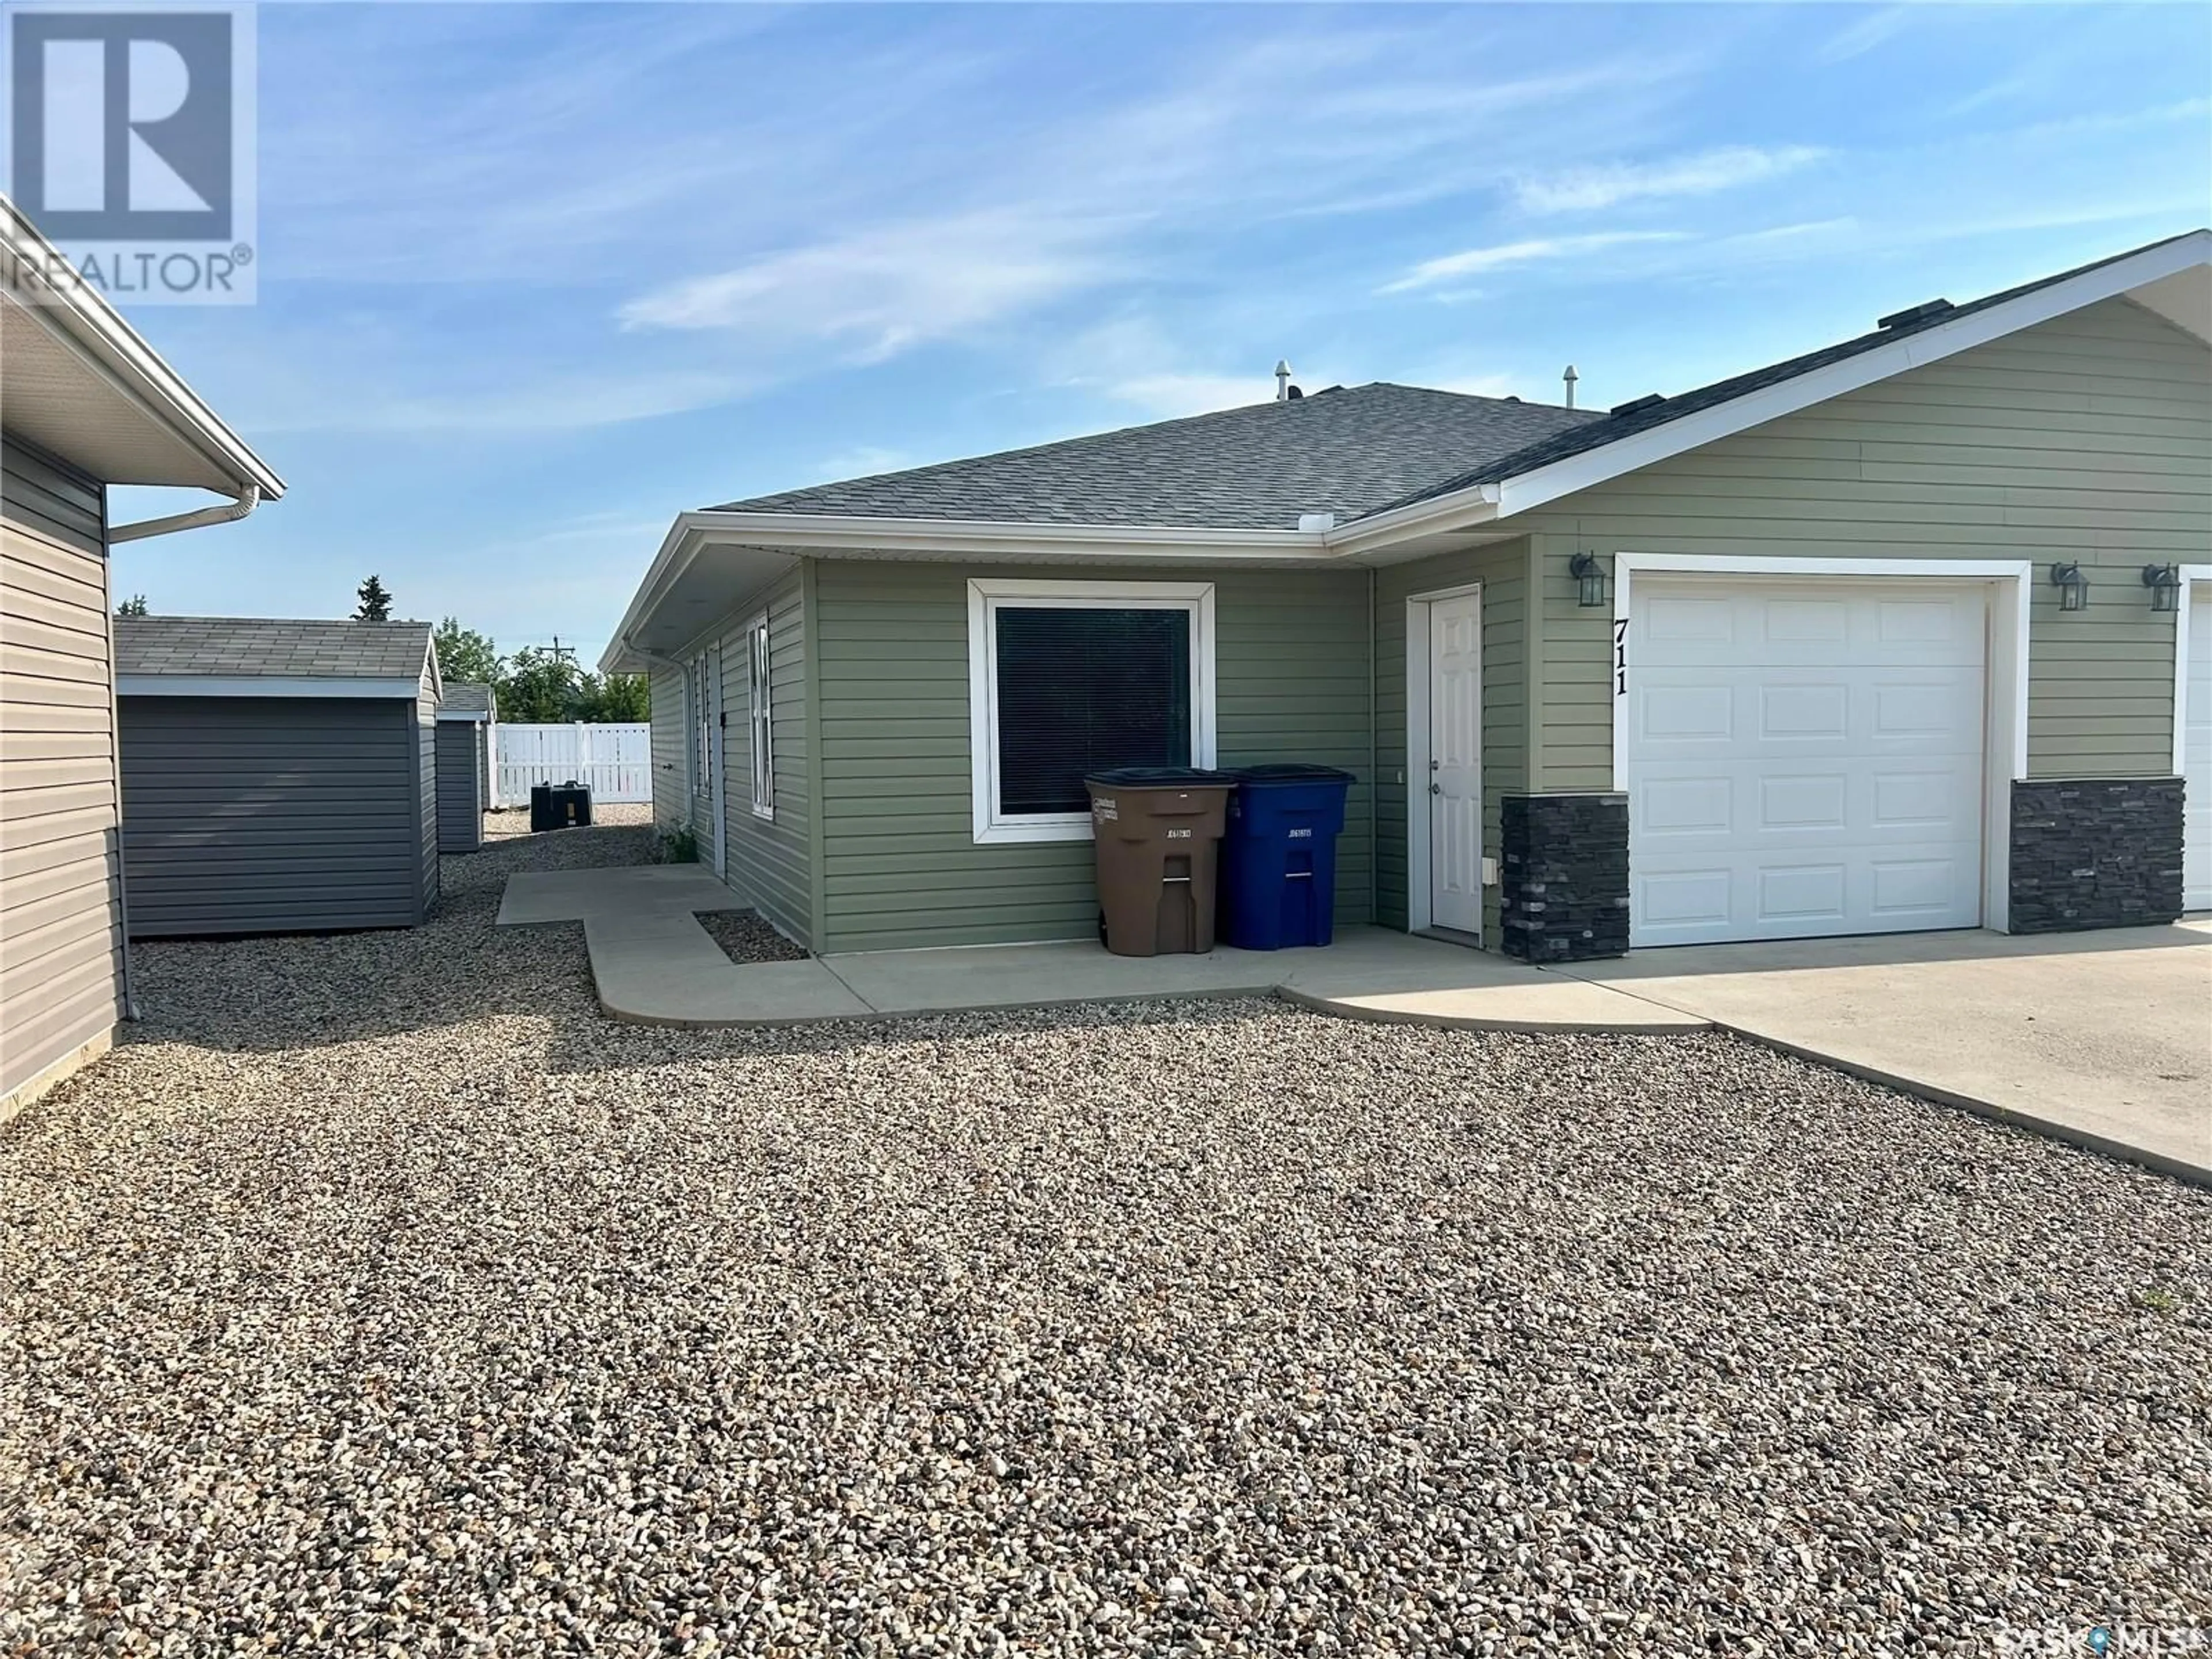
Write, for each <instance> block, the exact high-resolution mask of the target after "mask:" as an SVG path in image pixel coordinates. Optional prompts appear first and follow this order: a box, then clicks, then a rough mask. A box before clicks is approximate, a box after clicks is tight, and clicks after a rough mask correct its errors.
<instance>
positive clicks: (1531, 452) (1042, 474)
mask: <svg viewBox="0 0 2212 1659" xmlns="http://www.w3.org/2000/svg"><path fill="white" fill-rule="evenodd" d="M2185 234H2196V233H2185ZM2166 240H2167V241H2175V240H2181V239H2180V238H2179V237H2172V238H2167V239H2166ZM2160 246H2165V243H2164V242H2154V243H2150V244H2148V245H2147V246H2145V247H2141V248H2135V249H2131V250H2130V252H2126V253H2121V254H2115V255H2113V256H2112V258H2111V259H2099V260H2095V261H2093V262H2092V263H2090V264H2085V265H2081V266H2077V267H2075V269H2074V270H2065V271H2061V272H2059V273H2057V275H2056V276H2045V277H2042V278H2039V279H2038V280H2037V281H2035V282H2033V283H2022V284H2021V286H2019V287H2017V288H2013V289H2006V290H2005V291H2004V292H2002V293H2001V294H1992V295H1987V296H1985V297H1984V298H1982V299H1979V300H1974V301H1967V302H1966V303H1965V304H1961V305H1955V306H1954V305H1949V304H1948V303H1945V302H1942V301H1938V302H1936V304H1935V305H1934V306H1932V307H1924V306H1923V307H1913V308H1912V309H1911V310H1910V311H1907V312H1904V313H1899V315H1898V316H1897V317H1896V318H1895V319H1893V321H1892V325H1891V326H1889V327H1887V328H1879V327H1878V328H1876V329H1875V330H1874V331H1872V332H1870V333H1867V334H1863V335H1860V336H1858V337H1856V338H1853V339H1850V340H1844V341H1841V342H1838V343H1836V344H1834V345H1830V346H1824V347H1822V348H1821V349H1819V350H1817V351H1810V352H1807V353H1805V354H1804V355H1802V356H1797V357H1791V358H1789V359H1786V360H1785V361H1784V362H1778V363H1771V364H1768V365H1767V366H1766V367H1765V368H1756V369H1753V370H1751V371H1750V372H1749V373H1747V374H1737V375H1734V376H1731V377H1730V378H1729V379H1727V380H1716V381H1714V382H1713V383H1712V384H1711V385H1710V386H1700V387H1698V388H1697V389H1696V390H1694V391H1691V392H1681V393H1679V394H1677V395H1674V396H1672V397H1666V398H1650V399H1648V400H1647V399H1638V402H1637V404H1634V405H1624V406H1623V407H1624V409H1625V411H1626V412H1624V413H1621V414H1618V415H1614V414H1608V413H1607V412H1606V411H1604V410H1571V409H1562V408H1559V407H1558V406H1556V405H1553V404H1527V403H1522V402H1520V401H1518V400H1517V399H1514V398H1476V397H1469V396H1466V395H1463V394H1462V393H1459V392H1434V391H1430V390H1427V389H1425V388H1424V387H1420V386H1394V385H1391V384H1389V382H1387V381H1377V382H1376V383H1375V384H1373V385H1370V386H1352V387H1348V388H1347V387H1334V388H1332V389H1330V390H1329V391H1328V392H1316V393H1315V394H1314V395H1313V396H1311V397H1308V398H1301V399H1298V400H1297V401H1294V402H1286V403H1273V402H1270V403H1264V404H1250V405H1248V406H1246V407H1244V408H1242V409H1231V410H1222V411H1221V412H1219V413H1218V414H1212V415H1197V416H1190V417H1189V418H1188V419H1185V420H1179V421H1162V422H1157V423H1155V424H1153V425H1151V426H1135V427H1125V428H1121V430H1119V431H1115V432H1104V433H1099V434H1097V435H1094V436H1091V437H1083V438H1070V439H1067V440H1065V441H1061V442H1059V443H1050V444H1040V445H1037V446H1036V447H1033V448H1029V449H1013V450H1007V451H1005V452H1003V453H1000V454H996V455H981V456H977V457H975V458H974V459H969V460H959V461H947V462H945V463H942V464H941V465H934V466H922V467H915V468H913V469H911V470H910V471H904V472H888V473H882V474H878V475H877V476H875V477H866V478H854V479H849V480H846V481H844V482H842V483H825V484H816V485H812V486H811V487H809V488H807V489H787V490H785V491H783V492H781V494H778V495H759V496H755V497H753V498H751V499H750V500H747V501H727V502H725V503H723V504H722V505H721V507H719V508H716V509H714V510H715V511H720V512H735V513H746V512H752V513H822V514H826V515H829V516H833V517H836V516H843V517H850V518H913V519H945V520H982V521H987V522H991V521H996V522H1018V523H1021V522H1026V523H1043V524H1081V525H1131V526H1186V527H1206V528H1213V529H1253V530H1295V529H1296V528H1297V525H1298V520H1299V519H1300V518H1301V517H1302V516H1304V514H1306V513H1334V515H1335V518H1336V522H1337V523H1338V524H1339V525H1344V524H1348V523H1350V522H1352V521H1353V520H1357V519H1360V518H1363V517H1365V516H1368V515H1370V514H1372V513H1381V512H1384V511H1387V510H1388V509H1389V508H1391V507H1404V506H1408V505H1410V504H1412V503H1413V502H1416V501H1430V500H1433V499H1434V498H1436V497H1437V496H1439V495H1449V494H1451V493H1453V492H1454V491H1455V490H1460V489H1468V488H1470V487H1472V486H1474V485H1476V484H1481V483H1497V482H1498V481H1500V480H1503V479H1506V478H1510V477H1518V476H1520V475H1521V474H1523V473H1527V472H1531V471H1534V470H1535V469H1536V468H1538V467H1541V466H1546V465H1550V464H1551V463H1553V462H1554V461H1559V460H1565V459H1567V458H1568V457H1570V456H1574V455H1580V454H1583V453H1587V452H1589V451H1591V450H1595V449H1601V448H1603V447H1606V446H1607V445H1608V444H1612V443H1616V442H1618V441H1620V440H1622V439H1624V438H1632V437H1634V436H1636V435H1638V434H1639V433H1644V432H1648V431H1650V430H1651V429H1652V428H1655V427H1662V426H1665V425H1667V424H1668V422H1673V421H1677V420H1680V419H1681V418H1682V417H1683V416H1686V415H1692V414H1695V413H1697V412H1698V411H1699V410H1705V409H1711V408H1712V407H1714V406H1715V405H1717V404H1725V403H1729V402H1730V401H1732V400H1734V399H1735V398H1741V397H1744V396H1747V395H1748V394H1749V393H1752V392H1759V391H1761V390H1763V389H1765V387H1767V386H1775V385H1778V384H1779V383H1780V382H1783V381H1785V380H1794V379H1796V378H1797V377H1798V376H1799V375H1802V374H1811V373H1813V372H1814V371H1815V370H1817V369H1820V368H1826V367H1827V366H1828V365H1830V364H1832V363H1837V362H1843V361H1844V360H1845V359H1847V358H1850V357H1855V356H1859V355H1860V354H1861V353H1863V352H1868V351H1873V350H1875V349H1879V348H1881V347H1882V346H1885V345H1888V344H1890V343H1893V342H1895V341H1898V340H1902V339H1906V338H1909V337H1911V336H1912V335H1915V334H1918V333H1922V332H1924V331H1927V330H1929V329H1931V328H1938V327H1941V326H1942V325H1944V324H1945V323H1948V322H1953V321H1955V320H1957V319H1959V318H1961V317H1965V316H1969V315H1971V314H1972V313H1975V312H1978V311H1984V310H1987V309H1989V308H1990V307H1993V306H1998V305H2002V304H2004V303H2005V302H2006V301H2010V300H2015V299H2018V298H2020V297H2021V295H2027V294H2032V293H2033V292H2034V291H2035V290H2037V289H2043V288H2048V287H2050V286H2051V285H2052V284H2053V283H2063V282H2065V281H2067V280H2068V279H2069V278H2071V277H2075V276H2081V274H2082V273H2083V272H2085V271H2089V270H2096V269H2097V268H2098V267H2099V266H2100V265H2106V264H2112V262H2113V260H2114V259H2125V258H2134V257H2135V256H2136V254H2139V253H2143V252H2148V251H2149V250H2150V248H2154V247H2160Z"/></svg>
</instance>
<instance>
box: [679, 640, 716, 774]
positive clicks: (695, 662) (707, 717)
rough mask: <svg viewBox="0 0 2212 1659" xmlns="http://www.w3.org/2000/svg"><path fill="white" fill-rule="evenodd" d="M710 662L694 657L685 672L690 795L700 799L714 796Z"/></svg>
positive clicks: (712, 685)
mask: <svg viewBox="0 0 2212 1659" xmlns="http://www.w3.org/2000/svg"><path fill="white" fill-rule="evenodd" d="M710 664H711V659H709V658H708V657H706V656H705V655H703V654H702V655H701V656H698V657H696V658H694V659H692V661H691V665H690V667H689V668H687V669H685V670H684V685H685V688H686V693H687V695H688V696H689V697H690V704H691V793H693V794H695V795H697V796H700V797H702V799H703V798H706V797H708V796H711V795H712V794H713V793H714V682H713V679H712V678H711V675H710V672H709V668H710Z"/></svg>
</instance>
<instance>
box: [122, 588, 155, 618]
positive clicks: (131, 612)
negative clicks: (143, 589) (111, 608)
mask: <svg viewBox="0 0 2212 1659" xmlns="http://www.w3.org/2000/svg"><path fill="white" fill-rule="evenodd" d="M115 614H116V615H117V616H118V617H143V616H145V615H146V614H147V611H146V596H145V595H144V594H143V593H133V594H132V595H131V597H130V598H129V599H125V600H124V601H123V603H122V604H120V605H117V606H116V607H115Z"/></svg>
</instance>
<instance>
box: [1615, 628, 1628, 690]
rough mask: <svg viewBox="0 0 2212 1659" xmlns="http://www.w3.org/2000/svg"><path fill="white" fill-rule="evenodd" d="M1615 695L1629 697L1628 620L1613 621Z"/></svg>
mask: <svg viewBox="0 0 2212 1659" xmlns="http://www.w3.org/2000/svg"><path fill="white" fill-rule="evenodd" d="M1627 695H1628V618H1627V617H1614V618H1613V696H1616V697H1625V696H1627Z"/></svg>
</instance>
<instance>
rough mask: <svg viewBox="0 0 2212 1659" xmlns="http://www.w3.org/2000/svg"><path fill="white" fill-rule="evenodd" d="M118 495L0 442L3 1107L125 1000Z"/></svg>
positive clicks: (97, 1034)
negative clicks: (115, 620) (117, 686)
mask: <svg viewBox="0 0 2212 1659" xmlns="http://www.w3.org/2000/svg"><path fill="white" fill-rule="evenodd" d="M104 499H105V498H104V494H103V492H102V490H101V489H100V486H99V485H98V484H97V483H94V482H93V481H92V480H90V479H88V478H85V477H81V476H79V475H77V474H76V473H74V472H72V471H69V470H68V469H66V468H64V467H62V466H59V465H56V464H55V463H52V462H51V461H49V460H47V459H46V458H45V457H43V456H42V455H40V453H37V452H35V451H33V450H32V449H30V448H27V447H24V446H22V445H21V444H19V443H17V442H16V441H15V440H13V439H12V438H11V439H8V440H6V441H5V442H4V443H0V1115H4V1114H5V1112H6V1111H7V1109H9V1103H10V1102H11V1098H12V1097H16V1096H17V1095H18V1093H19V1091H25V1092H27V1089H28V1085H32V1084H33V1082H34V1080H35V1079H39V1078H40V1076H41V1075H42V1074H43V1073H46V1072H47V1071H48V1070H49V1068H51V1067H52V1066H56V1065H57V1064H58V1063H60V1062H62V1061H64V1060H67V1059H68V1058H69V1057H70V1055H72V1054H75V1053H76V1051H77V1050H79V1049H80V1048H83V1047H84V1046H85V1045H86V1044H88V1043H91V1042H103V1041H105V1040H106V1037H107V1036H108V1034H109V1033H110V1031H111V1030H112V1029H113V1027H114V1024H115V1021H116V1019H117V1018H118V1015H119V1014H120V1012H121V1009H122V998H123V933H122V927H121V913H120V905H119V900H118V878H119V860H118V854H117V846H116V842H117V834H118V829H117V825H118V802H117V793H116V770H115V698H114V682H113V679H112V674H111V671H110V664H111V661H112V658H111V655H110V650H109V636H108V606H109V599H108V591H107V562H106V557H105V556H104V547H105V543H104V536H105V519H104V513H105V505H104Z"/></svg>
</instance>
